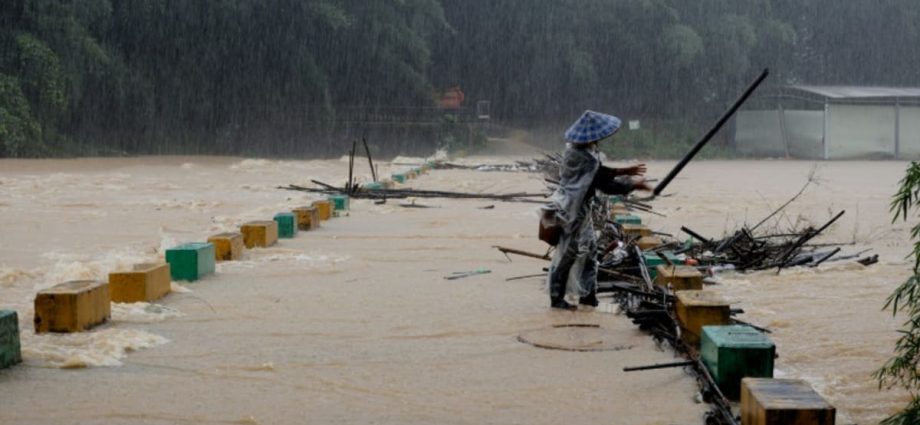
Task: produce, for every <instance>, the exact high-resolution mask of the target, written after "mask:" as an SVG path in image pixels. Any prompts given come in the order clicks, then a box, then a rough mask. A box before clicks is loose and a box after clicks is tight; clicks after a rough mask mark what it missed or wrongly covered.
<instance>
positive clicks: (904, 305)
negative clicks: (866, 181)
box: [875, 162, 920, 425]
mask: <svg viewBox="0 0 920 425" xmlns="http://www.w3.org/2000/svg"><path fill="white" fill-rule="evenodd" d="M918 207H920V163H917V162H912V163H911V164H910V166H908V168H907V173H906V175H905V176H904V179H902V180H901V184H900V188H899V189H898V193H897V194H895V196H894V199H893V200H892V201H891V212H893V213H894V220H893V222H897V221H899V220H908V218H910V217H912V216H913V215H914V214H915V213H916V212H917V208H918ZM910 236H911V239H912V240H913V242H914V246H913V251H912V252H911V253H910V259H911V260H913V264H912V267H911V275H910V277H908V278H907V279H906V280H905V281H904V283H902V284H901V286H898V288H897V289H895V291H894V293H893V294H891V296H890V297H889V298H888V302H887V303H886V304H885V308H890V309H891V311H892V314H895V315H897V314H898V312H902V313H906V314H907V321H906V322H905V323H904V328H903V329H902V330H901V331H900V334H901V337H900V338H899V339H898V342H897V344H896V345H895V355H894V357H892V358H891V359H889V360H888V361H887V362H885V365H884V366H882V367H881V368H880V369H879V370H878V371H876V373H875V376H876V378H878V380H879V384H880V385H881V386H883V387H884V386H900V387H903V388H904V389H906V390H907V391H908V392H910V394H911V397H912V398H911V402H910V403H909V404H908V405H907V406H906V407H905V408H904V410H902V411H901V412H898V413H897V414H895V415H893V416H891V417H889V418H887V419H885V420H884V421H882V425H910V424H916V423H920V224H916V225H914V226H913V228H911V231H910Z"/></svg>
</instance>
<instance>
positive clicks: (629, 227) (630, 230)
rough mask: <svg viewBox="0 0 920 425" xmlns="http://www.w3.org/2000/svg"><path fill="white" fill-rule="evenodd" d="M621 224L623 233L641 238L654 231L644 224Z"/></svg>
mask: <svg viewBox="0 0 920 425" xmlns="http://www.w3.org/2000/svg"><path fill="white" fill-rule="evenodd" d="M621 226H622V227H623V233H625V234H627V235H629V236H633V237H637V238H641V237H644V236H651V235H652V231H651V230H649V228H648V227H645V225H644V224H621Z"/></svg>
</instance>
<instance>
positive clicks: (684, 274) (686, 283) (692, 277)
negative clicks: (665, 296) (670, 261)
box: [655, 264, 703, 291]
mask: <svg viewBox="0 0 920 425" xmlns="http://www.w3.org/2000/svg"><path fill="white" fill-rule="evenodd" d="M656 269H657V271H658V273H657V274H656V275H655V283H657V284H658V285H659V286H663V287H667V286H668V285H669V284H670V285H671V288H672V289H673V290H675V291H685V290H699V289H703V274H702V273H700V272H699V270H697V269H696V268H694V267H690V266H668V265H664V264H662V265H659V266H658V267H657V268H656Z"/></svg>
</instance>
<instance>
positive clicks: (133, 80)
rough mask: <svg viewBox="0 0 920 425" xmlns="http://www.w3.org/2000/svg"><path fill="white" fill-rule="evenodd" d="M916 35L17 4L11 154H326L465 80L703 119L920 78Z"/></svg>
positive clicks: (624, 10)
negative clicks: (753, 105) (763, 93)
mask: <svg viewBox="0 0 920 425" xmlns="http://www.w3.org/2000/svg"><path fill="white" fill-rule="evenodd" d="M917 42H920V3H918V2H916V1H913V0H888V1H884V2H879V1H877V0H850V1H846V2H839V1H833V0H809V1H801V0H696V1H693V2H687V1H682V0H380V1H366V0H118V1H112V0H4V1H3V2H2V3H0V156H5V157H36V156H47V155H61V154H147V153H243V154H245V153H253V152H257V153H258V152H287V153H294V152H296V153H302V154H331V153H332V152H333V149H335V147H336V146H337V143H340V141H339V142H337V141H336V139H337V138H342V137H354V136H355V134H356V132H357V130H354V131H350V130H352V129H349V128H347V127H348V126H349V125H355V124H354V121H360V117H361V115H360V114H358V115H355V116H354V117H353V119H349V120H345V119H344V118H345V117H349V116H350V115H349V114H354V111H365V113H366V111H373V110H377V109H381V108H383V109H387V108H435V107H436V106H437V98H438V93H439V92H441V91H443V90H444V89H446V88H447V87H451V86H455V85H456V86H460V87H461V89H462V90H463V91H464V92H465V94H466V96H465V97H466V105H471V104H472V103H473V102H475V101H476V100H488V101H490V104H491V116H492V119H493V120H498V121H500V122H502V123H506V124H509V125H515V126H531V125H539V124H543V123H561V122H565V121H568V120H571V119H572V118H574V117H575V116H576V115H577V114H578V113H579V112H580V111H581V110H583V109H587V108H595V109H602V110H605V111H610V112H613V113H617V114H620V115H624V116H635V117H643V118H649V119H673V118H681V119H701V118H707V117H709V116H711V115H712V114H714V113H718V111H719V110H720V109H721V108H722V107H723V106H724V105H725V103H726V102H728V101H729V100H730V99H731V98H733V97H734V96H735V95H736V94H737V92H738V90H739V89H740V87H742V86H743V85H744V84H745V83H747V82H748V81H749V80H750V79H751V78H752V77H753V76H754V75H755V74H756V73H757V72H758V71H759V69H760V68H762V67H770V68H771V69H772V70H773V77H771V80H772V82H773V83H777V84H786V83H810V84H866V85H897V86H900V85H905V86H911V85H913V86H916V85H920V76H918V73H917V72H916V69H918V67H917V65H918V64H920V50H918V49H915V48H913V47H912V46H915V45H916V44H917ZM397 110H398V109H397ZM344 121H350V122H352V124H347V125H343V124H342V122H344ZM398 125H404V126H409V125H411V124H398ZM363 131H364V132H365V133H366V132H367V131H368V129H366V128H365V129H364V130H363ZM391 131H392V129H391ZM400 134H401V133H398V132H396V133H394V137H395V138H399V137H402V136H400ZM432 134H434V133H432ZM426 137H427V136H426ZM432 137H435V136H432ZM431 143H437V141H434V140H432V141H431Z"/></svg>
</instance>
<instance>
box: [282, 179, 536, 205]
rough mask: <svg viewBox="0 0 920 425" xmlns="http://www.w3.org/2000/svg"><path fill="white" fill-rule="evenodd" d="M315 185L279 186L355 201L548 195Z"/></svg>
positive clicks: (518, 198)
mask: <svg viewBox="0 0 920 425" xmlns="http://www.w3.org/2000/svg"><path fill="white" fill-rule="evenodd" d="M311 182H313V184H316V185H317V186H319V187H304V186H299V185H295V184H289V185H287V186H278V189H285V190H296V191H301V192H310V193H321V194H341V193H345V194H348V195H349V196H351V197H352V198H355V199H405V198H451V199H488V200H494V201H505V202H534V203H542V202H543V201H540V200H539V199H533V198H545V197H546V196H547V194H546V193H542V192H538V193H527V192H514V193H471V192H453V191H447V190H420V189H412V188H401V189H368V188H365V187H362V186H361V185H359V184H358V183H354V184H353V185H352V186H350V187H335V186H333V185H330V184H327V183H323V182H321V181H319V180H311Z"/></svg>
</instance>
